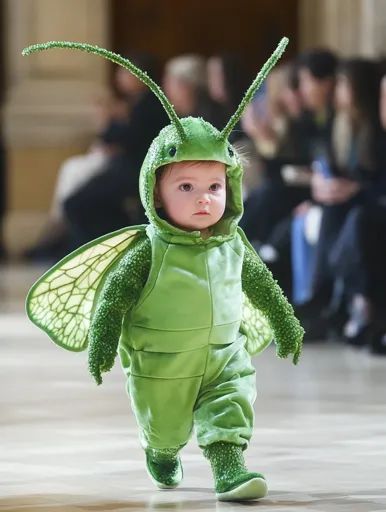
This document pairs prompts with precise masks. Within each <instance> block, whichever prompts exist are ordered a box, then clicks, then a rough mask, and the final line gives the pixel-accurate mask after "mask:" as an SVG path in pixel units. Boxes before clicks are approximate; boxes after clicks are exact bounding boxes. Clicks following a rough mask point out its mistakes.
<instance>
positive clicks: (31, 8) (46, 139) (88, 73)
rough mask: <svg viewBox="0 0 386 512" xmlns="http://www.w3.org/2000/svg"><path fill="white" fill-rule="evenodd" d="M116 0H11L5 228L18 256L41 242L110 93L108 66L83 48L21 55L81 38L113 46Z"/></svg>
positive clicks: (6, 4) (5, 109)
mask: <svg viewBox="0 0 386 512" xmlns="http://www.w3.org/2000/svg"><path fill="white" fill-rule="evenodd" d="M108 4H109V2H108V0H66V1H63V0H4V2H3V6H4V9H5V20H6V23H5V27H6V49H7V50H6V51H7V55H6V98H5V105H4V107H3V124H4V133H5V138H6V144H7V150H8V162H9V164H8V205H9V212H8V216H7V221H6V226H5V228H6V229H5V231H6V240H7V242H8V246H9V248H10V250H11V252H17V249H18V248H20V247H21V246H26V245H29V244H30V243H32V242H33V240H34V239H35V238H36V235H37V232H38V231H39V229H40V227H41V225H42V223H44V220H45V216H46V212H47V210H48V208H49V206H50V203H51V198H52V192H53V189H54V184H55V180H56V175H57V170H58V167H59V165H60V164H61V163H62V161H63V160H64V159H65V158H67V157H68V156H70V155H74V154H78V153H80V152H84V150H85V148H86V147H87V144H88V143H89V141H90V140H91V138H92V135H93V131H94V123H93V118H92V113H93V108H92V102H93V100H94V98H95V97H96V96H98V95H100V94H102V93H103V92H105V90H106V82H107V74H108V63H107V61H105V60H104V59H102V58H100V57H98V56H94V55H89V54H86V53H83V52H79V51H71V50H63V49H58V50H56V49H55V50H49V51H46V52H42V53H38V54H33V55H30V56H28V57H22V56H21V50H22V49H23V48H24V47H25V46H28V45H29V44H33V43H38V42H45V41H49V40H61V39H63V40H73V41H80V42H88V43H92V44H97V45H99V46H103V47H108V46H109V41H108V22H109V13H108Z"/></svg>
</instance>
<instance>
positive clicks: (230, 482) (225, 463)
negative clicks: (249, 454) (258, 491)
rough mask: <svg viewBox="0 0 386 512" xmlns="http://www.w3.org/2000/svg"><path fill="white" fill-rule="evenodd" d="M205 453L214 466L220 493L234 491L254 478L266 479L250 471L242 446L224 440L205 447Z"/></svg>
mask: <svg viewBox="0 0 386 512" xmlns="http://www.w3.org/2000/svg"><path fill="white" fill-rule="evenodd" d="M204 455H205V457H206V458H207V459H209V462H210V465H211V467H212V472H213V478H214V482H215V489H216V492H217V493H218V494H222V493H225V492H228V491H232V490H233V489H235V488H237V487H239V486H240V485H241V484H243V483H245V482H248V481H249V480H252V479H254V478H259V479H263V480H264V476H263V475H261V474H260V473H252V472H250V471H248V469H247V467H246V465H245V461H244V456H243V450H242V448H241V447H240V446H237V445H234V444H231V443H223V442H219V443H213V444H211V445H210V446H208V447H206V448H205V449H204ZM260 497H262V496H260Z"/></svg>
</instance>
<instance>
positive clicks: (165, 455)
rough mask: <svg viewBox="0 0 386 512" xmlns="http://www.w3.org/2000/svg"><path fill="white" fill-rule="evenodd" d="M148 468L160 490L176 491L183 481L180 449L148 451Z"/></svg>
mask: <svg viewBox="0 0 386 512" xmlns="http://www.w3.org/2000/svg"><path fill="white" fill-rule="evenodd" d="M146 467H147V471H148V473H149V476H150V478H151V479H152V480H153V482H154V483H155V485H156V486H157V487H158V488H159V489H174V488H175V487H177V486H178V485H179V484H180V483H181V480H182V477H183V471H182V464H181V459H180V457H179V455H178V449H177V448H172V449H164V450H155V449H154V448H148V449H147V450H146Z"/></svg>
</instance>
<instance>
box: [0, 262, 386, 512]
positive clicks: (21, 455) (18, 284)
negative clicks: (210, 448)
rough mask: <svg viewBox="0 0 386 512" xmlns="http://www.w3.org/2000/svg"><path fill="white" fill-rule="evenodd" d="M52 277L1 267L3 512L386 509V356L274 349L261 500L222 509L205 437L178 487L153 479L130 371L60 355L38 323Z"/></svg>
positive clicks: (252, 458) (264, 405)
mask: <svg viewBox="0 0 386 512" xmlns="http://www.w3.org/2000/svg"><path fill="white" fill-rule="evenodd" d="M40 274H41V269H28V268H25V267H8V268H7V267H3V268H1V269H0V407H1V408H0V415H1V416H0V511H1V512H4V511H13V512H19V511H20V512H21V511H23V512H51V511H52V512H79V511H82V512H86V511H87V512H91V511H92V512H99V511H100V512H102V511H109V512H123V511H128V512H133V511H142V510H147V511H150V510H151V511H154V510H156V511H162V512H167V511H199V512H205V511H227V512H230V511H236V510H258V511H259V512H266V511H267V512H268V511H269V512H276V511H278V512H279V511H280V512H286V511H291V512H295V511H296V512H306V511H307V512H308V511H310V512H311V511H318V512H330V511H334V512H335V511H337V512H346V511H347V512H376V511H386V404H385V402H386V358H385V357H383V358H382V357H374V356H370V355H369V354H367V353H366V352H364V351H355V350H351V349H349V348H346V347H344V346H342V345H339V344H327V343H322V342H321V343H318V344H312V345H307V346H306V347H305V350H304V356H303V358H302V360H301V363H300V364H299V366H298V367H294V366H293V365H292V364H291V363H290V361H289V360H278V359H277V358H276V357H275V354H274V350H273V347H271V348H269V349H268V350H266V352H265V353H264V354H263V355H261V356H260V357H258V358H255V365H256V369H257V381H258V389H259V395H258V398H257V401H256V406H255V410H256V424H255V433H254V436H253V439H252V442H251V445H250V448H249V450H248V452H247V460H248V465H249V467H250V468H251V469H253V470H257V471H259V472H262V473H264V474H265V476H266V478H267V481H268V484H269V488H270V492H269V495H268V496H267V498H265V499H263V500H261V501H260V502H253V503H248V504H237V503H236V504H232V503H217V502H216V499H215V496H214V493H213V489H212V479H211V475H210V471H209V467H208V465H207V462H206V460H205V459H204V458H203V456H202V454H201V452H200V450H199V448H198V447H197V445H196V443H195V441H194V440H192V441H191V443H189V445H188V446H187V447H186V448H185V449H184V451H183V453H182V459H183V464H184V470H185V478H184V481H183V483H182V485H181V487H180V488H178V489H176V490H173V491H158V490H156V489H155V488H154V486H153V484H152V482H151V481H150V480H149V479H148V477H147V474H146V471H145V464H144V458H143V453H142V450H141V448H140V447H139V442H138V439H137V430H136V425H135V422H134V418H133V415H132V413H131V411H130V407H129V403H128V400H127V397H126V395H125V390H124V379H123V375H122V373H121V370H120V368H119V367H115V368H114V370H113V371H112V372H111V373H110V374H109V375H108V376H107V377H106V378H105V383H104V384H103V386H101V387H97V386H96V385H94V383H93V381H92V380H91V378H90V377H89V375H88V374H87V370H86V356H85V354H84V353H82V354H74V353H70V352H66V351H64V350H61V349H60V348H58V347H56V346H55V345H54V344H53V343H51V342H50V341H49V339H48V338H47V337H46V336H45V335H44V334H43V333H42V332H40V331H39V330H38V329H37V328H35V327H34V326H33V325H32V324H31V323H29V321H28V320H27V319H26V317H25V314H24V312H23V300H24V296H25V293H26V291H27V289H28V287H29V285H30V284H32V282H33V281H34V279H35V277H37V276H38V275H40Z"/></svg>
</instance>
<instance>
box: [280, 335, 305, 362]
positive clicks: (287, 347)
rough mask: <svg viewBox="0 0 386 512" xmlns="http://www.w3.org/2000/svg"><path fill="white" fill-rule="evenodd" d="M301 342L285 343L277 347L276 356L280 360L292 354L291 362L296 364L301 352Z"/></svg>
mask: <svg viewBox="0 0 386 512" xmlns="http://www.w3.org/2000/svg"><path fill="white" fill-rule="evenodd" d="M302 345H303V344H302V341H301V340H300V341H294V342H286V343H281V344H280V345H277V347H276V355H277V356H278V357H280V358H283V359H285V358H286V357H288V356H289V355H290V354H293V359H292V362H293V363H294V364H297V363H298V361H299V357H300V353H301V351H302Z"/></svg>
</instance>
